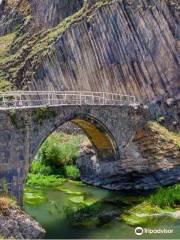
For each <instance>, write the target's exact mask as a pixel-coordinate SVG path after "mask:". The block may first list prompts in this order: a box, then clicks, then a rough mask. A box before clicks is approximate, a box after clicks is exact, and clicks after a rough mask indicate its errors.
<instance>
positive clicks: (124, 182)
mask: <svg viewBox="0 0 180 240" xmlns="http://www.w3.org/2000/svg"><path fill="white" fill-rule="evenodd" d="M77 166H78V168H79V169H80V172H81V177H82V179H83V180H84V181H85V182H87V183H90V184H94V185H96V186H101V187H104V188H108V189H113V190H150V189H155V188H159V187H161V186H166V185H170V184H174V183H176V182H179V181H180V174H179V173H180V136H179V135H178V134H175V133H172V132H169V131H168V130H167V129H165V128H164V127H162V126H160V125H159V124H157V123H155V122H151V123H149V124H148V125H147V126H146V127H145V128H144V129H142V130H141V131H139V132H138V133H137V135H136V137H135V138H134V140H133V142H132V143H131V144H129V146H128V147H127V149H126V154H125V157H123V158H121V159H120V161H115V162H113V161H112V162H111V163H109V162H103V161H100V160H99V159H97V158H96V156H95V153H94V151H93V149H92V147H91V146H84V147H83V148H82V154H81V157H80V158H79V159H78V161H77Z"/></svg>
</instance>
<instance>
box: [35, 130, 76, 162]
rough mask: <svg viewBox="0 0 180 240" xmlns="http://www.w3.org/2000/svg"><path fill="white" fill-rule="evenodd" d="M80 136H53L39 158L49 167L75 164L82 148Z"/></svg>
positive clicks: (41, 150)
mask: <svg viewBox="0 0 180 240" xmlns="http://www.w3.org/2000/svg"><path fill="white" fill-rule="evenodd" d="M80 140H81V137H80V136H73V135H65V134H60V133H55V134H52V135H51V136H50V137H49V138H48V139H47V140H46V141H45V142H44V144H43V145H42V147H41V149H40V151H39V154H38V158H39V159H40V160H41V161H42V162H43V163H45V165H47V166H53V167H54V166H56V167H63V166H65V165H71V164H74V163H75V161H76V159H77V157H78V155H79V148H80Z"/></svg>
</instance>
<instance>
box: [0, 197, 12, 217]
mask: <svg viewBox="0 0 180 240" xmlns="http://www.w3.org/2000/svg"><path fill="white" fill-rule="evenodd" d="M14 206H16V201H15V200H14V198H12V197H10V196H8V195H7V194H2V195H1V196H0V214H3V213H4V212H6V210H7V209H8V208H10V207H14Z"/></svg>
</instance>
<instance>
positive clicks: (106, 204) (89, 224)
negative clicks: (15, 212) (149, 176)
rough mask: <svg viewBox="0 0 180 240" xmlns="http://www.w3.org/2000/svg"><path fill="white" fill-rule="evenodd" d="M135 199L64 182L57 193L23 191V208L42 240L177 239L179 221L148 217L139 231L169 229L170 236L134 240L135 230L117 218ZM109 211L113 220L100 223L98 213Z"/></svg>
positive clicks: (179, 226) (179, 227) (52, 191)
mask: <svg viewBox="0 0 180 240" xmlns="http://www.w3.org/2000/svg"><path fill="white" fill-rule="evenodd" d="M121 197H122V199H123V200H122V201H121V200H119V201H116V204H115V203H114V202H113V201H112V199H115V198H117V199H121ZM124 197H125V198H124ZM137 198H138V197H137ZM128 199H129V200H128ZM135 199H136V197H133V198H132V197H130V196H128V197H127V196H123V195H122V194H120V193H114V192H111V191H108V190H103V189H99V188H96V187H92V186H88V185H86V184H81V183H76V182H71V181H68V182H65V183H64V184H63V185H61V186H59V187H57V189H43V188H29V187H27V188H26V190H25V201H24V208H25V210H26V212H28V213H29V214H30V215H31V216H33V217H34V218H35V219H37V221H38V222H39V223H40V224H41V225H42V226H43V227H44V228H45V230H46V236H45V238H51V239H57V238H59V239H64V238H66V239H80V238H83V239H85V238H86V239H87V238H91V239H97V238H101V239H102V238H103V239H104V238H105V239H112V238H113V239H120V238H121V239H145V238H146V239H152V238H156V239H168V238H169V239H179V237H180V220H178V219H174V218H172V217H168V216H164V215H163V216H158V215H157V216H153V217H152V216H151V217H149V219H148V222H146V223H145V224H144V225H143V227H145V228H151V229H154V228H156V229H157V228H161V229H163V228H166V229H173V233H171V234H143V235H142V236H140V237H138V236H136V235H135V232H134V230H135V227H136V226H130V225H128V224H126V223H125V222H124V221H122V220H121V215H122V214H123V213H124V212H126V211H127V209H128V208H129V207H130V205H132V202H133V204H136V203H135ZM84 208H85V209H87V208H88V209H91V211H90V213H89V212H88V214H87V211H84V210H82V209H84ZM92 211H93V212H92ZM112 211H113V212H116V213H117V216H115V217H113V218H112V219H111V220H107V221H102V219H101V218H100V217H99V216H100V215H101V214H102V212H105V213H107V212H112Z"/></svg>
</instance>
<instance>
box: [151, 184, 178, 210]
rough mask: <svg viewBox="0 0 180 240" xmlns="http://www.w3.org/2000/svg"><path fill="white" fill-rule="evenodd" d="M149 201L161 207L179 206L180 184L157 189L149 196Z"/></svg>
mask: <svg viewBox="0 0 180 240" xmlns="http://www.w3.org/2000/svg"><path fill="white" fill-rule="evenodd" d="M149 202H150V203H151V204H152V205H153V206H159V207H161V208H167V207H170V208H174V207H176V206H179V207H180V184H176V185H174V186H170V187H167V188H161V189H159V190H158V191H157V192H156V193H154V194H152V195H151V196H150V198H149Z"/></svg>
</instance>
